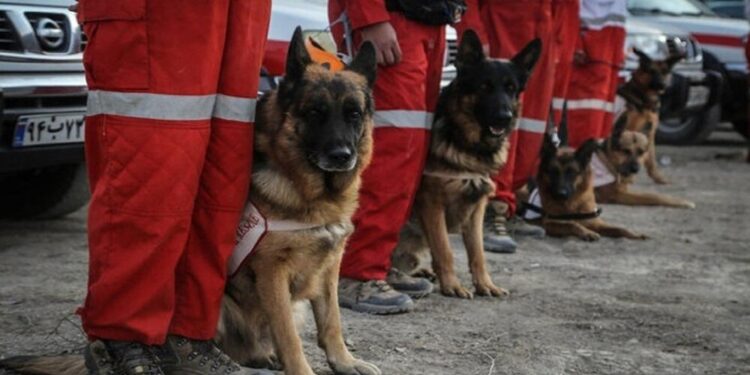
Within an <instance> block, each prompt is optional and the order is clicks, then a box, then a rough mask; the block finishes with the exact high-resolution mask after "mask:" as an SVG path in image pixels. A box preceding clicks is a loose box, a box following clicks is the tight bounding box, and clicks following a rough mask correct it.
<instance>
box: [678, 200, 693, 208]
mask: <svg viewBox="0 0 750 375" xmlns="http://www.w3.org/2000/svg"><path fill="white" fill-rule="evenodd" d="M680 207H682V208H687V209H689V210H694V209H695V203H693V202H688V201H684V202H682V204H681V205H680Z"/></svg>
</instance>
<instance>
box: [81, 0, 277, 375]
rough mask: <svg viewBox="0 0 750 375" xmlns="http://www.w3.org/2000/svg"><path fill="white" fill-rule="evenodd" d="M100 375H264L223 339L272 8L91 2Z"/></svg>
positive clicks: (93, 303) (96, 364) (85, 14)
mask: <svg viewBox="0 0 750 375" xmlns="http://www.w3.org/2000/svg"><path fill="white" fill-rule="evenodd" d="M77 11H78V17H79V20H80V21H81V22H82V24H83V28H84V30H85V32H86V35H88V37H89V43H88V46H87V48H86V51H85V54H84V65H85V68H86V78H87V81H88V86H89V90H90V91H89V98H88V117H87V119H86V161H87V163H88V169H89V178H90V185H91V186H90V187H91V192H92V198H91V205H90V208H89V217H88V228H89V251H90V264H89V285H88V295H87V296H86V301H85V304H84V306H83V307H82V308H81V309H80V311H79V314H80V315H81V318H82V321H83V328H84V330H85V332H86V334H87V335H88V337H89V339H90V340H91V342H90V344H89V345H88V347H87V348H86V351H85V358H86V366H87V368H88V371H89V374H91V375H96V374H101V375H104V374H113V373H116V374H127V375H132V374H140V375H161V374H167V375H169V374H209V373H222V374H235V375H239V374H255V373H257V372H255V371H252V370H249V369H243V368H240V366H238V365H237V364H236V363H234V362H233V361H232V360H231V359H230V358H229V357H227V356H226V355H224V354H223V353H222V352H221V351H220V350H219V349H217V348H216V347H215V346H214V345H213V343H212V341H211V339H212V338H213V337H214V334H215V331H216V327H217V323H218V319H219V309H220V303H221V299H222V296H223V291H224V284H225V281H226V280H225V278H226V274H227V259H228V257H229V255H230V253H231V251H232V248H233V247H234V244H235V237H234V232H235V228H236V226H237V223H238V219H239V217H240V214H241V210H242V208H243V206H244V203H245V200H246V198H247V190H248V187H249V182H250V181H249V180H250V166H251V156H252V146H253V140H252V138H253V121H254V111H255V103H256V93H257V88H258V80H259V74H260V65H261V59H262V56H263V50H264V45H265V42H266V34H267V30H268V22H269V17H270V1H269V0H212V1H191V2H185V1H180V0H161V1H153V0H80V3H79V4H78V10H77Z"/></svg>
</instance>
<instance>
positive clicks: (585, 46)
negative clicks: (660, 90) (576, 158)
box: [567, 26, 625, 147]
mask: <svg viewBox="0 0 750 375" xmlns="http://www.w3.org/2000/svg"><path fill="white" fill-rule="evenodd" d="M577 48H578V49H579V50H580V51H582V52H583V53H584V54H585V55H586V56H587V62H586V63H583V64H573V74H572V76H571V78H570V87H569V88H568V101H567V103H568V116H567V119H568V122H567V124H568V144H569V145H570V146H571V147H578V146H580V145H581V144H582V143H583V142H585V141H586V140H588V139H590V138H606V137H608V136H609V133H611V132H612V125H613V123H614V100H615V96H616V95H617V86H618V84H619V76H618V75H619V72H620V67H621V65H622V63H623V61H625V29H623V28H622V27H619V26H607V27H604V28H603V29H601V30H593V29H589V30H581V33H580V36H579V38H578V47H577Z"/></svg>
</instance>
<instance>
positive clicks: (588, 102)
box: [568, 99, 615, 112]
mask: <svg viewBox="0 0 750 375" xmlns="http://www.w3.org/2000/svg"><path fill="white" fill-rule="evenodd" d="M577 109H593V110H599V111H606V112H613V111H614V109H615V103H610V102H607V101H605V100H601V99H580V100H570V99H568V110H571V111H573V110H577Z"/></svg>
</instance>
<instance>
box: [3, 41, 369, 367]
mask: <svg viewBox="0 0 750 375" xmlns="http://www.w3.org/2000/svg"><path fill="white" fill-rule="evenodd" d="M375 72H376V57H375V48H374V47H373V45H372V44H371V43H364V44H363V45H362V46H361V48H360V50H359V53H358V55H357V56H356V57H355V59H354V60H353V62H352V63H351V64H350V66H349V67H348V68H347V69H345V70H343V71H340V72H336V73H334V72H331V71H328V70H327V69H326V68H325V67H323V66H321V65H317V64H313V63H312V61H311V59H310V56H309V54H308V53H307V51H306V49H305V46H304V43H303V37H302V32H301V29H299V28H297V30H296V31H295V33H294V37H293V39H292V42H291V45H290V46H289V53H288V58H287V67H286V76H285V79H284V81H283V82H282V83H281V85H280V87H279V89H278V90H276V91H272V92H271V93H269V94H268V95H267V96H265V97H264V98H263V99H262V100H261V102H260V103H259V105H258V117H257V120H256V130H255V137H256V138H255V153H256V155H255V163H254V169H253V183H252V187H251V191H250V201H251V202H252V203H253V204H254V207H256V208H257V210H258V211H259V212H261V213H262V214H263V216H265V217H264V219H265V220H267V221H268V223H269V228H270V223H271V222H272V221H285V222H289V221H295V222H299V223H301V225H302V227H304V228H305V229H298V230H282V231H271V230H269V231H268V232H266V233H265V235H264V236H262V237H261V238H260V241H259V242H257V245H256V246H255V249H254V250H253V252H252V254H251V255H250V256H249V257H248V260H247V261H245V262H242V263H241V265H240V266H239V268H238V270H237V271H236V272H235V273H234V275H233V276H232V277H231V278H230V279H229V282H228V284H227V287H226V291H225V294H224V298H223V306H222V316H221V319H220V322H219V326H218V333H217V336H216V338H215V340H216V342H217V344H218V345H219V346H220V347H221V348H222V349H223V350H224V351H225V352H226V353H227V354H229V355H230V356H231V357H232V358H233V359H235V360H237V361H238V362H240V363H241V364H245V365H247V364H252V365H253V366H254V367H269V368H277V369H280V368H283V370H284V373H285V374H287V375H314V373H313V371H312V369H311V367H310V365H309V364H308V362H307V360H306V358H305V354H304V352H303V351H302V342H301V340H300V337H299V334H298V332H297V329H296V326H295V314H294V304H295V302H296V301H302V300H309V301H310V302H311V305H312V311H313V314H314V317H315V322H316V325H317V328H318V344H319V345H320V347H321V348H322V349H323V350H325V354H326V357H327V359H328V364H329V365H330V366H331V368H332V369H333V371H334V372H335V373H336V374H347V375H379V374H380V373H381V372H380V370H379V369H378V368H377V367H376V366H374V365H372V364H370V363H367V362H364V361H361V360H359V359H356V358H354V357H353V356H352V355H351V354H350V353H349V351H348V350H347V348H346V346H345V344H344V339H343V337H342V333H341V321H340V314H339V305H338V291H337V286H338V278H339V263H340V261H341V257H342V254H343V252H344V245H345V243H346V240H347V238H348V236H349V234H350V233H351V232H352V230H353V225H352V222H351V216H352V215H353V214H354V211H355V210H356V208H357V197H358V189H359V185H360V174H361V172H362V171H363V170H364V169H365V167H366V166H367V165H368V163H369V161H370V157H371V153H372V147H373V146H372V129H373V121H372V116H373V111H374V109H373V108H374V106H373V100H372V93H371V89H372V85H373V82H374V80H375ZM61 361H63V362H61ZM5 365H6V366H12V367H13V368H15V369H17V370H20V372H22V373H28V374H54V375H61V374H65V375H68V374H71V375H72V374H76V375H79V374H80V375H84V374H85V373H86V370H85V368H84V366H83V358H82V357H80V356H78V357H75V356H73V357H62V358H61V357H47V358H39V357H37V358H29V357H27V358H25V359H22V360H18V359H17V360H13V361H11V362H8V363H6V364H5ZM53 366H56V367H53ZM45 368H46V369H50V368H55V369H56V370H52V371H47V372H45V371H46V370H45ZM60 369H66V371H65V372H63V371H60ZM69 369H74V370H71V371H74V372H69V371H68V370H69Z"/></svg>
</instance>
